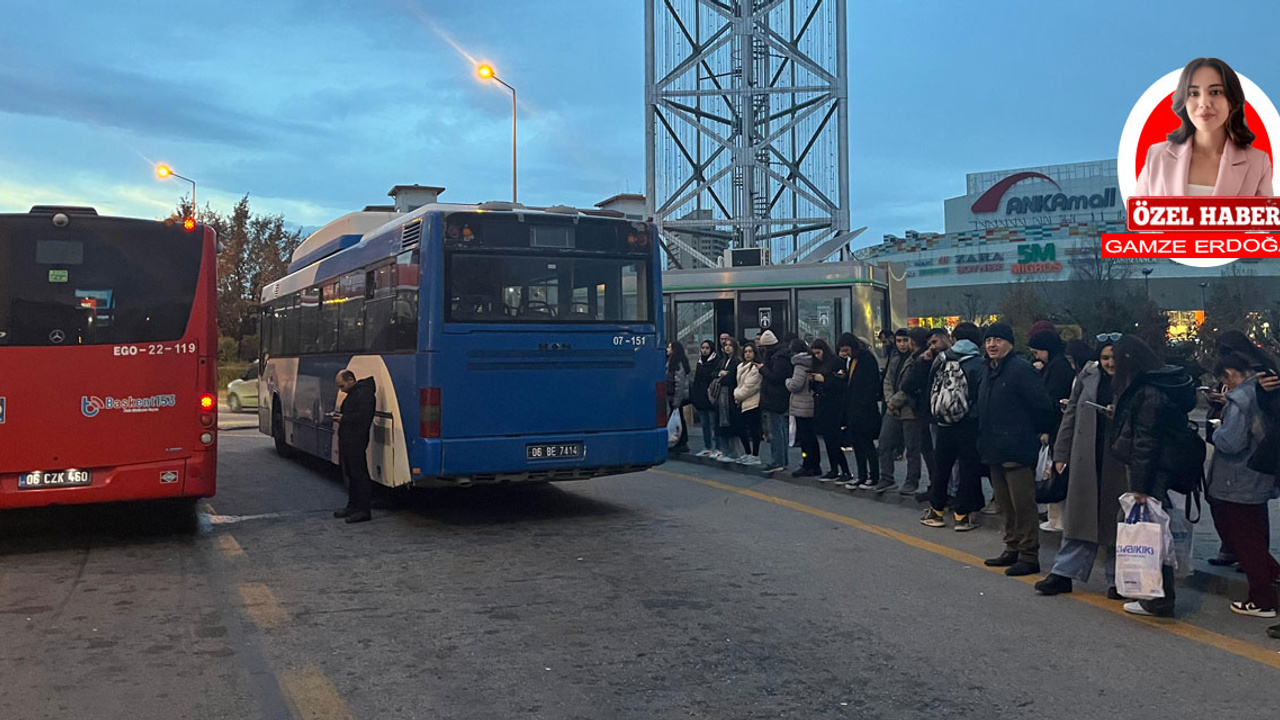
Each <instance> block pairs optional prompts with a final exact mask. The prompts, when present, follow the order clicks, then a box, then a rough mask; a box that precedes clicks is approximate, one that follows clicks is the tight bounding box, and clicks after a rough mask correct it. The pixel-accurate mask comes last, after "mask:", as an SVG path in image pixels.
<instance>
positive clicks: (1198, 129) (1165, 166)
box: [1133, 58, 1273, 197]
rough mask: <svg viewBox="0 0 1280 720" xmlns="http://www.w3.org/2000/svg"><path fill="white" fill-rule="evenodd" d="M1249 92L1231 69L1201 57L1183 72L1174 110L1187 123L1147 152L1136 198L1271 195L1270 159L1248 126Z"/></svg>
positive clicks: (1175, 97)
mask: <svg viewBox="0 0 1280 720" xmlns="http://www.w3.org/2000/svg"><path fill="white" fill-rule="evenodd" d="M1244 108H1245V97H1244V88H1242V87H1241V85H1240V78H1238V77H1237V76H1236V73H1235V71H1234V70H1232V69H1231V66H1229V65H1227V64H1226V63H1225V62H1223V61H1221V60H1219V59H1218V58H1196V59H1195V60H1192V61H1191V62H1189V63H1187V66H1186V67H1185V68H1183V69H1182V76H1181V78H1179V80H1178V89H1177V90H1175V91H1174V93H1173V112H1174V114H1175V115H1177V116H1178V118H1179V119H1180V120H1181V121H1182V125H1181V126H1180V127H1179V128H1178V129H1177V130H1174V131H1173V132H1171V133H1169V135H1168V138H1169V139H1168V141H1166V142H1162V143H1156V144H1155V145H1152V146H1151V149H1150V150H1148V151H1147V162H1146V165H1144V166H1143V168H1142V173H1141V174H1140V175H1139V176H1138V185H1137V188H1136V190H1135V192H1134V193H1133V194H1134V195H1137V196H1170V195H1178V196H1197V195H1218V196H1231V197H1251V196H1258V195H1263V196H1271V195H1272V194H1273V193H1272V191H1271V158H1269V157H1268V156H1267V154H1266V153H1265V152H1263V151H1261V150H1259V149H1257V148H1255V147H1252V144H1253V141H1254V139H1255V137H1256V136H1255V135H1254V133H1253V132H1252V131H1251V130H1249V125H1248V124H1247V123H1246V122H1245V113H1244Z"/></svg>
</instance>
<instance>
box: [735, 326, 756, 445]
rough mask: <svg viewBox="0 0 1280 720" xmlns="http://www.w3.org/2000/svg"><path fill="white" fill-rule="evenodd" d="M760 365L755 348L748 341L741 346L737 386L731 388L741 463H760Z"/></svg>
mask: <svg viewBox="0 0 1280 720" xmlns="http://www.w3.org/2000/svg"><path fill="white" fill-rule="evenodd" d="M762 382H763V378H761V377H760V365H759V363H758V361H757V359H756V348H755V346H754V345H752V344H750V343H748V344H746V345H743V346H742V362H741V363H739V364H738V386H737V387H736V388H734V389H733V401H734V402H736V403H738V408H739V411H740V413H741V414H740V415H739V416H738V429H739V430H740V431H741V435H740V437H741V438H742V449H743V453H742V457H740V458H738V462H740V463H742V464H743V465H759V464H760V385H761V383H762Z"/></svg>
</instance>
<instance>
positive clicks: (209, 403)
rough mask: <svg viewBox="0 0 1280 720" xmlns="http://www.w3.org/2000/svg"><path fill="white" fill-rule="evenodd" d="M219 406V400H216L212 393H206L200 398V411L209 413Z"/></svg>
mask: <svg viewBox="0 0 1280 720" xmlns="http://www.w3.org/2000/svg"><path fill="white" fill-rule="evenodd" d="M217 404H218V399H217V398H215V397H214V396H213V395H212V394H210V393H205V394H203V395H201V396H200V409H201V410H204V411H205V412H209V411H210V410H213V408H214V407H215V406H217Z"/></svg>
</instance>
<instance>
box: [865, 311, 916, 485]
mask: <svg viewBox="0 0 1280 720" xmlns="http://www.w3.org/2000/svg"><path fill="white" fill-rule="evenodd" d="M893 341H894V351H893V353H892V354H890V356H889V360H888V361H887V362H886V363H885V367H884V401H885V413H884V418H883V419H882V420H881V424H880V445H879V454H880V481H879V482H878V483H876V484H874V485H872V484H871V482H872V480H871V479H868V481H867V483H865V484H863V486H862V487H863V488H865V489H868V490H870V489H874V490H875V491H876V492H885V491H886V490H888V489H889V488H892V487H893V486H894V485H896V484H897V483H896V481H895V480H894V467H893V466H894V462H893V456H894V452H895V450H896V449H897V447H899V446H903V447H904V448H905V452H904V454H905V455H906V458H907V479H906V484H905V485H904V487H903V492H904V493H905V492H915V490H916V487H918V486H919V484H920V460H921V456H920V434H919V433H918V432H914V427H915V426H914V423H915V420H916V416H915V409H914V407H913V403H912V401H911V398H910V397H909V396H908V395H907V393H906V392H904V391H903V389H902V384H903V382H905V381H906V379H907V371H908V370H910V368H911V360H912V352H913V350H912V343H911V337H910V335H909V334H908V333H907V329H906V328H899V329H898V331H897V332H896V333H894V337H893ZM913 479H914V484H913ZM868 485H869V486H870V487H868ZM908 487H909V488H910V490H909V491H908V490H907V488H908Z"/></svg>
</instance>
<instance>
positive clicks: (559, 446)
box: [524, 443, 583, 460]
mask: <svg viewBox="0 0 1280 720" xmlns="http://www.w3.org/2000/svg"><path fill="white" fill-rule="evenodd" d="M582 453H583V446H582V443H548V444H539V445H525V446H524V456H525V458H526V459H528V460H577V459H578V458H581V457H582Z"/></svg>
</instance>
